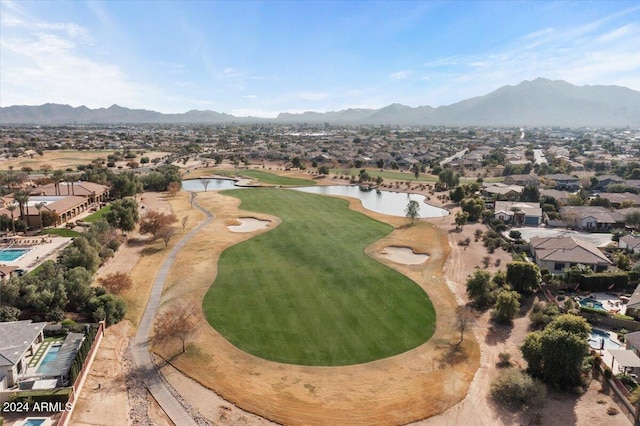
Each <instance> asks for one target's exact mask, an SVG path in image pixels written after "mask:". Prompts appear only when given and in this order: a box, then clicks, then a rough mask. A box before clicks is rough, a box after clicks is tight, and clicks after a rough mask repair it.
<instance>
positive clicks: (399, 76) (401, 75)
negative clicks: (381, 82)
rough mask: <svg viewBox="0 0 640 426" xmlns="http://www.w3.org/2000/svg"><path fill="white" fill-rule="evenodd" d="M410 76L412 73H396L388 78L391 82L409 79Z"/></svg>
mask: <svg viewBox="0 0 640 426" xmlns="http://www.w3.org/2000/svg"><path fill="white" fill-rule="evenodd" d="M412 74H413V71H398V72H394V73H393V74H391V75H389V78H391V79H392V80H406V79H407V78H409V77H411V75H412Z"/></svg>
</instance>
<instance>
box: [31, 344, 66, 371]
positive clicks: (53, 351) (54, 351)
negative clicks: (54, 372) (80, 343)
mask: <svg viewBox="0 0 640 426" xmlns="http://www.w3.org/2000/svg"><path fill="white" fill-rule="evenodd" d="M58 352H60V346H59V345H56V346H50V347H49V350H48V351H47V353H46V354H45V355H44V358H43V359H42V362H41V363H40V365H39V366H38V369H37V370H36V373H38V374H46V373H47V364H49V363H50V362H52V361H53V360H54V359H56V357H57V356H58Z"/></svg>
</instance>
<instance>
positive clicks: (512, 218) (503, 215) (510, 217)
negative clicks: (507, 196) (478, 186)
mask: <svg viewBox="0 0 640 426" xmlns="http://www.w3.org/2000/svg"><path fill="white" fill-rule="evenodd" d="M494 217H495V218H496V219H499V220H501V221H503V222H508V223H512V224H514V225H533V226H538V225H540V224H541V223H542V208H541V207H540V203H532V202H526V203H525V202H513V201H496V203H495V213H494Z"/></svg>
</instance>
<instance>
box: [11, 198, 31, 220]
mask: <svg viewBox="0 0 640 426" xmlns="http://www.w3.org/2000/svg"><path fill="white" fill-rule="evenodd" d="M30 196H31V193H30V192H29V191H26V190H22V191H16V192H15V193H14V194H13V199H14V200H16V202H17V203H18V208H19V209H20V219H22V221H23V222H26V224H27V228H29V225H30V224H29V208H28V206H27V203H28V202H29V197H30ZM25 207H27V208H26V213H27V214H26V220H25Z"/></svg>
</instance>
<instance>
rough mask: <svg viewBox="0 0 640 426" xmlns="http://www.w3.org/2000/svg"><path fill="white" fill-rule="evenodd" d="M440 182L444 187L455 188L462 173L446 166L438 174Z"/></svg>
mask: <svg viewBox="0 0 640 426" xmlns="http://www.w3.org/2000/svg"><path fill="white" fill-rule="evenodd" d="M438 182H440V185H441V186H442V187H443V189H449V188H454V187H455V186H457V185H458V183H459V182H460V175H459V174H457V173H455V172H454V171H453V169H451V168H449V167H446V168H445V169H443V170H442V171H441V172H440V173H439V174H438Z"/></svg>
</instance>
